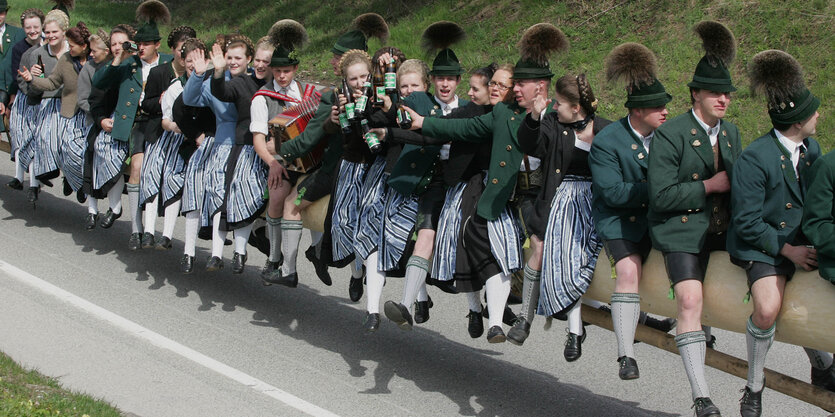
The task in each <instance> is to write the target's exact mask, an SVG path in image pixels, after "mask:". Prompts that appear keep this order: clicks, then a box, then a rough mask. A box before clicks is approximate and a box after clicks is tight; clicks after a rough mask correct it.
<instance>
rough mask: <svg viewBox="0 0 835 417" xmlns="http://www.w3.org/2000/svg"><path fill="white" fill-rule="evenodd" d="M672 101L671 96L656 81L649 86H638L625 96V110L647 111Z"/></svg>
mask: <svg viewBox="0 0 835 417" xmlns="http://www.w3.org/2000/svg"><path fill="white" fill-rule="evenodd" d="M672 100H673V96H671V95H670V93H668V92H667V90H665V89H664V84H661V81H658V80H657V79H656V80H654V81H653V82H652V83H651V84H643V83H642V84H639V85H638V86H637V87H635V88H632V89H631V90H630V91H629V93H628V94H627V95H626V104H624V105H625V106H626V108H628V109H649V108H653V107H661V106H663V105H665V104H667V103H669V102H670V101H672Z"/></svg>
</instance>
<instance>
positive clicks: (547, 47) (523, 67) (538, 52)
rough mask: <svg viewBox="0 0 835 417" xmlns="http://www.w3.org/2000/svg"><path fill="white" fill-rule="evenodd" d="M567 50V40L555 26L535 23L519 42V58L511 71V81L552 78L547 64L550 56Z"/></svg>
mask: <svg viewBox="0 0 835 417" xmlns="http://www.w3.org/2000/svg"><path fill="white" fill-rule="evenodd" d="M567 49H568V38H567V37H566V36H565V34H564V33H563V32H562V31H561V30H559V29H557V27H556V26H554V25H552V24H550V23H537V24H535V25H533V26H531V27H529V28H528V29H527V30H525V33H524V34H523V35H522V39H521V40H519V53H520V54H521V57H520V58H519V61H518V62H517V63H516V68H515V69H514V70H513V79H515V80H526V79H527V80H534V79H550V78H553V77H554V73H553V72H551V64H550V62H549V60H550V59H551V55H553V54H554V53H555V52H562V51H565V50H567Z"/></svg>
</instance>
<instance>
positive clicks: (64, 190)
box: [61, 177, 72, 197]
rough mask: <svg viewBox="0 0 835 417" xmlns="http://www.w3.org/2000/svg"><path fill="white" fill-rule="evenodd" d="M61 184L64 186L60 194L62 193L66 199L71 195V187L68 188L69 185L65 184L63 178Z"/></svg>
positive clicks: (65, 179) (65, 181)
mask: <svg viewBox="0 0 835 417" xmlns="http://www.w3.org/2000/svg"><path fill="white" fill-rule="evenodd" d="M61 182H62V183H63V186H64V187H63V189H61V192H63V193H64V197H67V196H69V195H70V194H72V187H70V183H68V182H67V178H66V177H64V179H63V180H62V181H61Z"/></svg>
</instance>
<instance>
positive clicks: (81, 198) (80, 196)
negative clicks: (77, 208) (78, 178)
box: [75, 190, 87, 204]
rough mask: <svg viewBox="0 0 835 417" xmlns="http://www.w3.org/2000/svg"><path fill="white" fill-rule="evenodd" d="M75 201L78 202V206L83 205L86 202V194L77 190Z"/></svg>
mask: <svg viewBox="0 0 835 417" xmlns="http://www.w3.org/2000/svg"><path fill="white" fill-rule="evenodd" d="M75 201H78V204H84V203H86V202H87V194H84V191H81V190H78V191H76V192H75Z"/></svg>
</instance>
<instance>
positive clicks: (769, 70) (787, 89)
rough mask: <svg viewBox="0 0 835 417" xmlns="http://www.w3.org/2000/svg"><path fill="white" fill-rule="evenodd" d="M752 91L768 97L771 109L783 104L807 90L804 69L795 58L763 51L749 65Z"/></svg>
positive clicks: (771, 51) (772, 51)
mask: <svg viewBox="0 0 835 417" xmlns="http://www.w3.org/2000/svg"><path fill="white" fill-rule="evenodd" d="M748 74H749V75H750V77H751V90H752V91H753V92H754V93H756V94H761V95H764V96H766V98H767V99H768V105H769V107H778V106H779V105H780V104H781V103H784V102H785V101H788V100H790V98H791V97H792V96H793V95H795V94H797V93H798V92H801V91H803V90H805V89H806V83H805V82H804V81H803V68H801V66H800V63H799V62H797V60H796V59H794V57H792V56H791V55H789V54H787V53H785V52H783V51H778V50H776V49H770V50H767V51H762V52H760V53H758V54H756V55H754V58H753V59H752V60H751V63H750V64H749V65H748Z"/></svg>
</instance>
